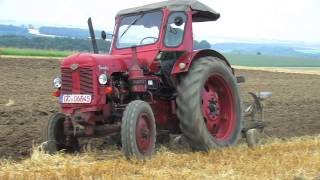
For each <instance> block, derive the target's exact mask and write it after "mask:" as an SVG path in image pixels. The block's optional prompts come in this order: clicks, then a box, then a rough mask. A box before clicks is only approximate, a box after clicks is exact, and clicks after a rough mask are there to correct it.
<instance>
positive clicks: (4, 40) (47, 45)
mask: <svg viewBox="0 0 320 180" xmlns="http://www.w3.org/2000/svg"><path fill="white" fill-rule="evenodd" d="M97 44H98V47H99V50H100V51H101V52H108V51H109V49H110V45H111V42H110V41H104V40H101V39H97ZM210 46H211V45H210V43H209V42H207V41H205V40H204V41H200V42H198V41H194V49H207V48H210ZM0 47H14V48H31V49H54V50H68V51H80V52H90V51H92V45H91V40H90V39H89V38H87V39H75V38H64V37H55V38H53V37H39V36H16V35H7V36H0Z"/></svg>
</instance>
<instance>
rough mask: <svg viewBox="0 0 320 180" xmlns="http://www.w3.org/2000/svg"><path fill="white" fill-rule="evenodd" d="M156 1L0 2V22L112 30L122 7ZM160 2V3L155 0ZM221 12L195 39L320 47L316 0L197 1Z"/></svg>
mask: <svg viewBox="0 0 320 180" xmlns="http://www.w3.org/2000/svg"><path fill="white" fill-rule="evenodd" d="M158 1H159V0H154V1H152V0H112V1H110V0H90V1H89V0H87V1H85V0H0V20H16V21H17V22H23V23H36V24H45V25H61V26H75V27H85V26H86V20H87V18H88V17H89V16H91V17H92V18H93V23H94V26H96V27H99V28H104V29H107V30H112V27H113V24H114V15H115V14H116V13H117V12H118V11H119V10H121V9H124V8H130V7H134V6H139V5H144V4H147V3H152V2H158ZM160 1H161V0H160ZM201 2H203V3H205V4H207V5H208V6H210V7H211V8H213V9H214V10H216V11H217V12H219V13H220V14H221V18H220V19H219V20H218V21H216V22H210V23H204V24H201V23H200V24H198V23H197V25H196V27H195V36H196V37H197V38H209V39H210V38H212V37H215V38H216V37H222V38H224V37H232V38H239V39H247V38H248V39H277V40H290V41H304V42H316V43H320V0H201Z"/></svg>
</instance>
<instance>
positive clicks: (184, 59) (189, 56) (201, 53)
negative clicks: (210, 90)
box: [171, 49, 234, 75]
mask: <svg viewBox="0 0 320 180" xmlns="http://www.w3.org/2000/svg"><path fill="white" fill-rule="evenodd" d="M205 56H212V57H217V58H219V59H221V60H223V61H224V62H225V63H226V64H227V65H228V66H229V67H230V69H231V70H232V73H233V74H234V70H233V68H232V67H231V65H230V63H229V61H228V60H227V59H226V58H225V57H224V56H223V55H222V54H220V53H219V52H217V51H215V50H212V49H202V50H198V51H193V52H191V53H185V54H184V55H183V56H181V57H180V58H179V59H178V60H177V61H176V62H175V64H174V66H173V68H172V71H171V74H172V75H177V74H179V73H183V72H188V71H189V68H190V66H191V64H192V62H193V61H196V60H197V59H199V58H201V57H205ZM180 63H184V64H185V67H184V68H183V69H181V68H180V67H179V64H180Z"/></svg>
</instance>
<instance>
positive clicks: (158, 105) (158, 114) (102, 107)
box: [61, 8, 205, 146]
mask: <svg viewBox="0 0 320 180" xmlns="http://www.w3.org/2000/svg"><path fill="white" fill-rule="evenodd" d="M162 13H163V19H162V24H161V27H160V34H159V40H158V41H157V42H155V43H154V44H150V45H141V46H137V47H136V58H137V63H138V64H137V65H135V64H134V58H135V55H134V54H133V51H132V49H131V48H124V49H119V48H117V47H116V43H115V42H116V41H117V38H118V37H117V36H115V37H114V39H113V41H112V42H113V43H112V44H111V50H110V55H107V54H103V55H102V54H90V53H81V54H76V55H72V56H69V57H67V58H65V59H64V60H63V62H62V63H61V74H62V88H61V95H64V94H91V95H92V101H91V103H90V104H63V103H61V109H62V112H63V113H65V114H66V115H67V116H68V117H71V118H70V119H73V117H74V116H76V115H78V114H81V113H86V116H85V118H84V119H87V121H88V124H91V125H93V124H95V121H97V122H99V121H101V122H104V121H109V117H110V115H111V114H112V113H116V112H118V111H119V112H121V110H124V107H125V105H126V104H128V103H129V102H122V103H123V104H121V103H120V102H117V105H118V106H117V108H116V109H113V106H112V105H111V103H114V101H112V98H113V97H119V99H121V97H122V95H124V96H130V94H131V93H143V92H147V93H146V95H145V96H146V99H145V101H148V102H149V103H150V105H151V107H152V109H153V112H154V115H155V120H156V124H157V127H158V128H160V129H170V130H172V131H179V121H178V119H177V117H176V115H175V111H176V107H175V100H172V99H170V100H163V99H161V98H159V97H157V95H155V94H152V93H151V92H150V91H148V90H147V87H146V84H143V85H137V86H135V85H133V86H132V87H131V88H127V89H125V88H123V87H122V85H121V84H120V85H118V84H117V86H114V84H108V85H107V86H112V88H113V89H112V94H108V93H106V91H105V87H107V86H103V85H100V84H99V81H98V78H99V75H100V74H107V75H108V77H111V76H114V75H115V74H117V73H124V74H126V73H128V79H129V80H143V81H145V83H148V80H152V83H155V84H156V83H160V84H161V83H163V80H162V79H161V78H160V77H159V76H156V75H146V74H144V73H145V72H143V71H147V74H152V73H157V72H159V71H160V67H159V66H160V64H161V63H160V60H159V59H157V56H158V55H159V53H160V52H184V54H183V55H182V56H181V57H180V58H179V59H177V60H176V62H175V64H174V66H173V68H172V74H173V75H177V74H179V73H182V72H186V71H188V69H189V67H190V66H191V64H192V61H194V60H195V59H196V58H197V57H198V55H199V54H201V53H203V52H204V51H193V31H192V14H193V12H192V10H191V9H190V8H189V9H188V10H186V11H185V14H186V15H187V21H186V26H185V33H184V35H183V41H182V43H181V44H180V45H179V46H178V47H170V48H169V47H166V46H165V43H164V39H165V33H166V29H167V28H166V27H167V26H168V24H167V22H168V17H169V15H170V14H171V13H172V12H171V11H170V10H169V9H168V8H164V9H162ZM120 20H121V17H116V25H117V26H116V28H115V34H118V31H119V22H120ZM201 55H203V54H201ZM204 55H205V53H204ZM179 63H185V64H186V67H185V68H184V69H180V68H179ZM141 69H143V71H142V70H141ZM111 83H114V82H111ZM150 83H151V81H150ZM126 86H128V85H126ZM121 88H122V89H121ZM130 90H131V91H130ZM121 100H122V99H121ZM142 144H143V143H142ZM141 146H143V145H141Z"/></svg>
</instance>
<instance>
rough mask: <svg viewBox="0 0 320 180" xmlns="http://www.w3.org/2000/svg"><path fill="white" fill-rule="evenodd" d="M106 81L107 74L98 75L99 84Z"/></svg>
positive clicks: (103, 83)
mask: <svg viewBox="0 0 320 180" xmlns="http://www.w3.org/2000/svg"><path fill="white" fill-rule="evenodd" d="M107 82H108V76H107V75H106V74H101V75H100V76H99V83H100V84H101V85H106V84H107Z"/></svg>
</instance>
